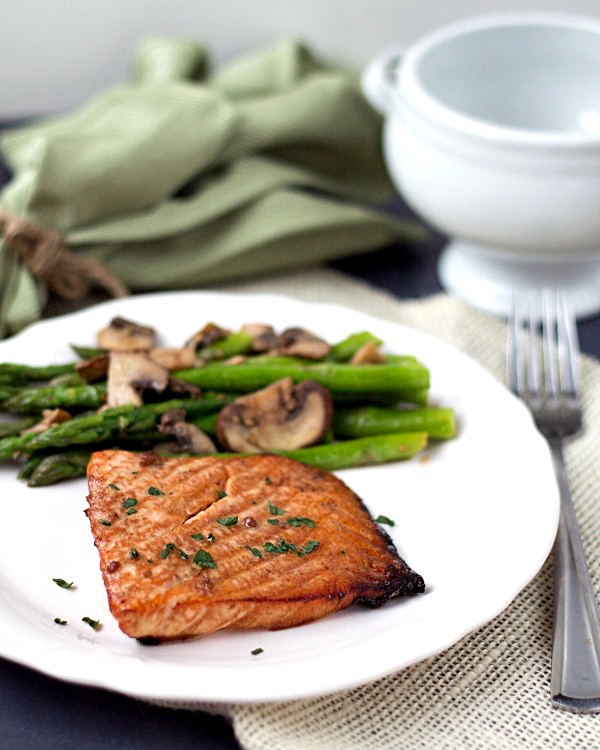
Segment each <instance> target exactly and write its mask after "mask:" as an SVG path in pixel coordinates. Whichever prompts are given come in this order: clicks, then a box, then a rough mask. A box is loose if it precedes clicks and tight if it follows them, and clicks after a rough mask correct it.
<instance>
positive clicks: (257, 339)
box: [241, 323, 277, 352]
mask: <svg viewBox="0 0 600 750" xmlns="http://www.w3.org/2000/svg"><path fill="white" fill-rule="evenodd" d="M241 330H242V331H243V332H244V333H248V334H250V336H252V351H254V352H268V351H269V350H270V349H273V347H274V346H275V344H276V342H277V334H276V333H275V329H274V328H273V326H270V325H268V324H267V323H245V324H244V325H243V326H242V328H241Z"/></svg>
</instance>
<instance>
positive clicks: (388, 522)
mask: <svg viewBox="0 0 600 750" xmlns="http://www.w3.org/2000/svg"><path fill="white" fill-rule="evenodd" d="M375 521H376V522H377V523H384V524H386V526H395V525H396V522H395V521H392V519H391V518H388V517H387V516H381V515H380V516H377V518H376V519H375Z"/></svg>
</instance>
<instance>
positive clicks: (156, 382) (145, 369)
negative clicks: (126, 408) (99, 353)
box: [106, 352, 169, 406]
mask: <svg viewBox="0 0 600 750" xmlns="http://www.w3.org/2000/svg"><path fill="white" fill-rule="evenodd" d="M168 384H169V371H168V370H167V369H166V368H164V367H161V365H159V364H157V363H156V362H153V361H152V360H151V359H149V358H148V357H147V356H146V355H145V354H143V353H141V352H111V354H110V362H109V365H108V388H107V390H108V393H107V399H106V404H107V406H121V405H123V404H135V405H136V406H141V404H142V403H143V400H142V396H141V393H142V391H145V390H151V391H155V392H156V393H162V391H164V390H165V388H166V387H167V386H168Z"/></svg>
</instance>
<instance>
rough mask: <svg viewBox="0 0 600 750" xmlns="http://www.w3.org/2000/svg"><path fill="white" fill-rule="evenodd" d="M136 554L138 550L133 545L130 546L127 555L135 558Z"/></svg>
mask: <svg viewBox="0 0 600 750" xmlns="http://www.w3.org/2000/svg"><path fill="white" fill-rule="evenodd" d="M137 556H138V551H137V550H136V548H135V547H132V548H131V549H130V550H129V557H130V558H131V559H132V560H135V559H136V558H137Z"/></svg>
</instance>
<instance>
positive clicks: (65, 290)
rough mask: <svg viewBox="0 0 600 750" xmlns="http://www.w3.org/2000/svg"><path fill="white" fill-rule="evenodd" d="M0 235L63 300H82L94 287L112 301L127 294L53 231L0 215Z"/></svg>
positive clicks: (106, 272) (107, 273)
mask: <svg viewBox="0 0 600 750" xmlns="http://www.w3.org/2000/svg"><path fill="white" fill-rule="evenodd" d="M0 235H3V237H4V242H5V244H6V245H7V247H8V248H9V249H10V250H12V251H13V252H14V253H16V254H17V255H18V257H19V258H20V259H21V261H22V263H23V264H24V265H25V266H26V267H27V268H28V269H29V271H30V272H31V273H32V274H33V276H34V277H35V278H36V279H38V281H41V282H43V283H44V284H46V286H47V287H48V289H49V290H50V291H52V292H54V293H55V294H57V295H58V296H59V297H61V298H62V299H66V300H73V301H79V300H83V299H85V298H86V297H87V296H88V294H89V293H90V291H91V290H92V288H93V287H98V288H100V289H103V290H104V291H106V292H107V293H108V294H109V295H110V296H111V297H126V296H127V295H128V294H129V292H128V290H127V288H126V287H125V286H124V285H123V284H122V283H121V282H120V281H119V279H117V277H116V276H115V275H114V274H112V273H111V272H110V270H109V269H108V268H107V267H106V266H105V265H104V264H103V263H101V262H99V261H95V260H91V259H88V258H83V257H81V256H78V255H76V254H75V253H73V252H71V251H70V250H69V248H68V247H67V245H66V244H65V242H64V240H63V238H62V236H61V234H60V232H58V231H56V230H55V229H51V228H49V227H41V226H39V225H37V224H34V223H33V222H32V221H28V220H27V219H22V218H18V217H15V216H10V215H9V214H8V213H6V212H3V211H0Z"/></svg>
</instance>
